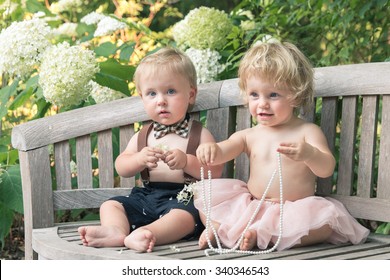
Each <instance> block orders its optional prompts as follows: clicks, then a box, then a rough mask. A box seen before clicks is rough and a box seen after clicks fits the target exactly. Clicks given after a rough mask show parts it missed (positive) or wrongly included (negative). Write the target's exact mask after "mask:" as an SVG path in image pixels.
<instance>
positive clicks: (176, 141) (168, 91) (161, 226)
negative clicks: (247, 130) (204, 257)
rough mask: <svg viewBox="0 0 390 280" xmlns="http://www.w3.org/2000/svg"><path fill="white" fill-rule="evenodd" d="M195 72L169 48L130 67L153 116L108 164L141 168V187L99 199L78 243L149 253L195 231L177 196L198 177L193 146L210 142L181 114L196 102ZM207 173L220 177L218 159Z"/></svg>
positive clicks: (124, 170) (125, 173)
mask: <svg viewBox="0 0 390 280" xmlns="http://www.w3.org/2000/svg"><path fill="white" fill-rule="evenodd" d="M196 79H197V77H196V71H195V68H194V66H193V64H192V62H191V60H190V59H189V58H188V57H187V55H185V54H184V53H182V52H181V51H178V50H176V49H173V48H163V49H161V50H159V51H157V52H156V53H154V54H151V55H148V56H147V57H145V58H144V59H143V60H142V61H141V63H140V64H139V66H138V67H137V69H136V72H135V74H134V81H135V84H136V87H137V91H138V93H139V94H140V96H141V98H142V101H143V104H144V107H145V111H146V113H147V114H148V115H149V117H150V118H151V119H152V120H153V123H152V124H151V125H145V126H144V128H143V129H141V130H140V131H139V132H138V133H137V134H135V135H134V136H133V137H132V138H131V139H130V141H129V143H128V145H127V147H126V149H125V151H123V152H122V153H121V154H120V155H119V156H118V158H117V159H116V162H115V167H116V170H117V172H118V174H119V175H120V176H122V177H132V176H134V175H136V174H137V173H141V177H142V181H143V187H135V188H134V189H133V190H132V192H131V193H130V194H129V195H128V196H119V197H113V198H111V199H109V200H107V201H106V202H104V203H103V204H102V205H101V207H100V220H101V226H88V227H80V228H79V233H80V237H81V240H82V242H83V244H84V245H85V246H92V247H112V246H126V247H128V248H130V249H133V250H136V251H139V252H151V251H152V250H153V248H154V245H156V244H157V245H160V244H168V243H172V242H175V241H178V240H180V239H183V238H193V237H196V236H198V235H199V234H200V233H201V232H202V230H203V225H202V223H201V221H200V218H199V213H198V211H197V209H196V208H195V207H194V204H193V201H190V202H189V203H181V202H180V201H178V200H177V199H176V196H177V194H178V193H179V192H180V191H181V190H182V189H183V187H184V186H185V184H188V183H189V182H191V181H193V180H197V179H200V178H199V176H200V174H199V170H200V167H201V166H202V165H201V164H200V162H199V161H198V160H197V158H196V155H195V152H196V148H197V147H198V145H199V144H201V143H206V142H215V140H214V137H213V136H212V134H211V133H210V132H209V131H208V130H207V129H205V128H203V127H202V126H201V125H200V123H199V122H196V121H194V120H192V119H190V117H189V115H188V113H187V112H189V111H190V110H191V109H192V106H193V105H194V103H195V99H196V94H197V84H196ZM152 131H153V133H151V132H152ZM212 173H213V176H214V177H219V176H221V174H222V165H216V166H213V167H212Z"/></svg>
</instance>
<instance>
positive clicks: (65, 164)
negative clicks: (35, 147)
mask: <svg viewBox="0 0 390 280" xmlns="http://www.w3.org/2000/svg"><path fill="white" fill-rule="evenodd" d="M54 159H55V170H56V183H57V190H70V189H71V188H72V181H71V171H70V147H69V141H62V142H59V143H56V144H54Z"/></svg>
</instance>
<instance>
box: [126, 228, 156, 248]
mask: <svg viewBox="0 0 390 280" xmlns="http://www.w3.org/2000/svg"><path fill="white" fill-rule="evenodd" d="M155 243H156V238H155V237H154V235H153V233H152V232H151V231H150V230H148V229H146V228H142V227H141V228H138V229H136V230H135V231H133V232H132V233H130V235H129V236H127V237H126V238H125V246H126V247H127V248H129V249H133V250H136V251H138V252H148V253H150V252H152V251H153V248H154V244H155Z"/></svg>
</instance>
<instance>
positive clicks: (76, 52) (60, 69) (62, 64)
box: [39, 42, 99, 107]
mask: <svg viewBox="0 0 390 280" xmlns="http://www.w3.org/2000/svg"><path fill="white" fill-rule="evenodd" d="M98 71H99V67H98V65H97V62H96V60H95V55H94V52H93V51H90V50H85V49H83V48H82V47H81V46H70V45H69V43H67V42H64V43H61V44H59V45H56V46H53V47H51V48H49V49H48V50H47V51H46V52H45V54H44V56H43V59H42V65H41V69H40V73H39V84H40V86H41V87H42V89H43V96H44V97H45V99H46V100H47V101H48V102H51V103H53V104H55V105H58V106H63V107H68V106H71V105H77V104H79V103H80V102H81V101H83V100H85V99H86V98H87V97H88V96H89V94H90V92H91V85H90V84H89V81H90V80H91V79H92V77H93V76H94V75H95V73H97V72H98Z"/></svg>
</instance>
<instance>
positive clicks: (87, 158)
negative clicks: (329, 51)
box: [12, 63, 390, 259]
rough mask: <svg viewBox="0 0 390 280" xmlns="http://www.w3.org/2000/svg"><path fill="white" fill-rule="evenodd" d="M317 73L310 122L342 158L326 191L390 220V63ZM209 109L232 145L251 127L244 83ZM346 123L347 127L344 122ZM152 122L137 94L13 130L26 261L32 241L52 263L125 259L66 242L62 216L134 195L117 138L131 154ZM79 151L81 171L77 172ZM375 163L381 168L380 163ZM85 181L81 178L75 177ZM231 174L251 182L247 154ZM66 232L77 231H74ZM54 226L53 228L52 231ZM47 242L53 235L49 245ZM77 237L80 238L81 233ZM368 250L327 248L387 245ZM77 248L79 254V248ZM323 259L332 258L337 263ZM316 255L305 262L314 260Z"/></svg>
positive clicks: (324, 184)
mask: <svg viewBox="0 0 390 280" xmlns="http://www.w3.org/2000/svg"><path fill="white" fill-rule="evenodd" d="M315 74H316V75H315V77H316V80H315V82H316V84H315V89H316V93H315V94H316V102H317V103H318V105H319V106H320V108H321V110H320V111H319V112H316V110H315V107H314V106H313V107H312V108H311V109H310V110H309V112H308V113H307V114H305V116H304V118H305V119H307V120H310V121H316V122H318V123H320V125H321V128H322V130H323V131H324V133H325V135H326V137H327V140H328V143H329V146H330V148H331V149H332V151H333V152H334V153H335V154H336V155H337V158H338V159H339V160H338V167H337V169H336V172H335V176H334V178H332V177H329V178H325V179H319V180H318V185H317V193H318V194H320V195H330V196H333V197H335V198H336V199H338V200H340V201H341V202H342V203H343V204H344V205H345V206H346V207H347V209H348V210H349V211H350V212H351V214H352V215H353V216H354V217H356V218H361V219H368V220H375V221H387V222H390V183H389V179H390V178H389V176H390V173H389V172H388V168H389V153H390V113H389V112H390V96H389V95H390V63H371V64H357V65H345V66H335V67H326V68H317V69H316V73H315ZM380 105H381V106H380ZM203 110H207V118H206V121H207V124H206V126H207V127H208V129H209V130H210V131H211V132H212V133H213V134H214V136H215V138H216V140H217V141H220V140H223V139H226V138H227V137H229V136H230V135H231V134H232V133H233V132H234V131H236V130H241V129H245V128H247V127H250V126H251V118H250V114H249V113H248V110H247V108H246V107H244V106H243V99H242V97H241V94H240V92H239V88H238V83H237V79H230V80H225V81H219V82H215V83H210V84H205V85H201V86H200V87H199V93H198V98H197V103H196V105H195V108H194V110H193V113H192V115H193V116H194V117H195V118H196V119H199V112H200V111H203ZM339 116H341V121H338V120H339ZM147 121H148V117H147V115H146V114H145V112H144V109H143V105H142V102H141V100H140V98H139V97H130V98H126V99H122V100H117V101H113V102H110V103H107V104H101V105H96V106H90V107H86V108H81V109H78V110H73V111H70V112H65V113H62V114H58V115H55V116H51V117H46V118H43V119H39V120H34V121H31V122H28V123H26V124H22V125H19V126H16V127H15V128H14V129H13V131H12V144H13V146H14V147H15V148H17V149H18V150H19V155H20V156H19V159H20V165H21V173H22V185H23V200H24V215H25V217H24V219H25V240H26V249H25V252H26V259H32V258H35V257H36V256H35V255H34V253H33V249H32V244H34V250H35V251H37V252H39V253H40V254H41V255H42V256H44V257H46V258H61V259H62V258H63V259H66V258H76V255H75V254H76V253H75V252H78V253H77V254H80V255H77V258H78V257H80V258H91V259H94V258H116V257H114V256H117V252H116V253H113V252H105V251H104V250H103V249H94V248H85V247H83V246H81V245H79V244H78V245H77V244H76V243H77V242H72V245H71V246H72V248H71V249H70V248H69V247H68V246H70V244H69V241H66V242H65V241H64V236H63V235H61V234H57V232H59V233H61V232H63V228H62V227H63V226H62V225H59V226H58V227H59V228H58V231H57V229H55V224H54V212H55V211H56V210H65V209H78V208H98V207H99V206H100V204H101V203H102V202H103V201H104V200H105V199H107V198H109V197H112V196H114V195H126V194H128V193H129V192H130V191H131V188H132V187H134V186H135V178H120V182H119V183H118V182H114V176H113V174H114V163H113V162H114V160H115V159H114V151H113V145H112V142H113V134H112V131H113V129H116V128H119V139H118V141H119V149H120V151H123V150H124V149H125V148H126V145H127V143H128V141H129V140H130V138H131V137H132V136H133V135H134V133H135V125H134V123H137V122H147ZM117 131H118V129H117ZM338 140H340V141H338ZM92 141H97V145H96V147H97V148H96V150H95V151H92V150H91V149H92V143H91V142H92ZM74 142H75V143H76V145H75V147H76V148H75V151H72V150H71V147H72V146H73V145H72V146H71V144H70V143H74ZM52 145H53V146H54V148H53V149H52V147H51V146H52ZM52 151H54V152H52ZM120 151H119V152H120ZM74 154H75V161H76V163H77V171H76V174H72V173H71V172H72V170H70V161H71V159H72V158H73V155H74ZM92 160H94V162H95V161H97V163H98V178H99V184H98V186H93V181H94V180H96V179H93V178H94V177H93V175H94V174H92V173H93V172H96V170H93V166H92ZM53 161H54V169H55V172H54V174H55V178H52V177H51V176H52V174H51V167H50V165H51V164H53ZM375 162H378V164H379V166H375ZM355 170H357V173H356V172H355ZM356 174H357V175H356ZM76 175H77V178H76V179H74V178H73V179H72V176H73V177H74V176H76ZM95 175H96V174H95ZM224 176H226V177H235V178H239V179H242V180H244V181H246V180H247V178H248V176H249V163H248V158H247V156H246V155H241V156H240V157H238V158H237V159H236V160H235V161H231V162H230V163H229V164H227V165H226V167H225V169H224ZM356 176H357V178H355V177H356ZM95 178H96V176H95ZM53 183H54V184H53ZM66 227H70V228H72V227H73V230H74V228H75V227H74V226H72V225H70V226H66ZM45 228H49V229H48V230H47V233H45ZM33 229H34V230H33ZM33 231H34V232H33ZM46 235H47V236H48V237H47V239H46V241H45V238H46ZM74 238H76V239H77V240H78V236H75V237H74ZM371 238H374V236H372V237H371ZM375 238H376V236H375ZM373 240H374V239H373ZM375 240H376V239H375ZM378 240H379V239H378ZM380 240H381V242H383V243H382V245H381V246H382V247H383V248H386V247H387V245H386V244H388V243H389V242H388V239H386V238H385V239H380ZM56 242H58V244H55V243H56ZM78 242H79V241H78ZM367 244H368V245H367ZM367 244H364V245H361V246H362V247H356V246H347V247H345V246H343V247H338V246H332V245H324V246H325V247H326V248H327V249H325V251H327V250H331V251H327V252H331V254H330V255H329V257H330V258H333V257H334V258H338V257H339V255H340V258H344V257H345V258H349V256H352V255H348V257H347V255H343V257H341V254H343V253H342V252H341V251H343V250H344V249H345V248H349V249H348V250H351V254H353V255H354V254H358V252H360V251H363V252H365V249H364V248H366V246H367V248H370V250H368V251H375V252H379V251H380V250H381V249H380V246H379V247H375V246H376V245H374V247H375V248H374V247H373V248H371V247H370V246H371V245H372V244H375V242H369V243H367ZM76 245H77V246H78V247H77V249H76V247H74V246H76ZM57 246H58V247H57ZM183 246H184V245H183ZM186 246H187V245H186ZM191 246H192V247H193V248H191V249H188V250H189V251H191V253H189V252H185V254H184V256H182V255H180V258H182V257H183V258H187V257H191V256H193V257H196V258H198V257H200V255H202V254H203V253H202V251H201V250H197V249H196V246H195V243H193V244H192V245H190V247H191ZM324 246H322V245H321V246H314V247H312V248H311V249H307V250H309V251H310V250H312V251H310V254H309V255H310V256H314V255H315V254H316V253H315V252H317V251H318V250H320V251H321V250H322V249H321V248H325V247H324ZM359 246H360V245H359ZM79 247H80V248H79ZM190 247H189V248H190ZM161 248H169V246H165V247H161ZM186 248H187V247H186ZM343 248H344V249H343ZM360 248H363V249H362V250H361V249H360ZM164 250H165V249H164ZM186 250H187V249H186ZM300 250H303V251H300ZM378 250H379V251H378ZM61 251H62V253H61ZM112 251H113V250H112ZM192 251H197V252H196V253H192ZM309 251H306V249H294V250H293V251H292V252H282V253H280V252H278V253H274V254H271V255H267V257H270V258H274V257H283V258H289V257H291V258H299V257H298V255H299V254H301V253H297V254H295V253H293V252H309ZM325 251H324V252H325ZM80 252H82V253H80ZM103 252H104V253H103ZM123 252H124V251H123ZM336 252H338V253H336ZM383 252H384V253H378V254H377V255H370V256H369V258H375V256H377V257H378V258H386V256H387V258H388V256H389V252H385V251H383ZM131 254H132V253H131V252H130V251H129V250H127V251H126V253H125V254H122V255H121V257H120V258H122V257H124V258H138V257H139V256H140V254H138V255H137V256H130V255H131ZM193 254H195V255H196V256H195V255H193ZM305 254H306V253H305ZM318 254H322V255H321V256H322V257H324V258H325V257H326V256H328V255H326V254H323V253H318ZM318 254H317V257H319V255H318ZM365 254H366V253H364V254H363V255H364V256H366V255H365ZM103 255H104V256H103ZM309 255H305V257H306V256H307V257H308V258H309ZM363 255H362V256H363ZM141 256H142V258H143V259H145V258H149V257H151V258H154V257H153V256H148V254H141ZM171 256H173V257H178V256H176V255H171ZM186 256H187V257H186ZM367 256H368V255H367ZM379 256H380V257H379ZM220 257H221V256H213V258H220ZM231 257H232V258H233V257H238V256H235V255H230V256H229V258H231ZM301 257H302V255H301ZM322 257H321V258H322ZM221 258H223V257H221ZM240 258H251V256H240ZM310 258H311V257H310ZM351 258H352V257H351Z"/></svg>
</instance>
